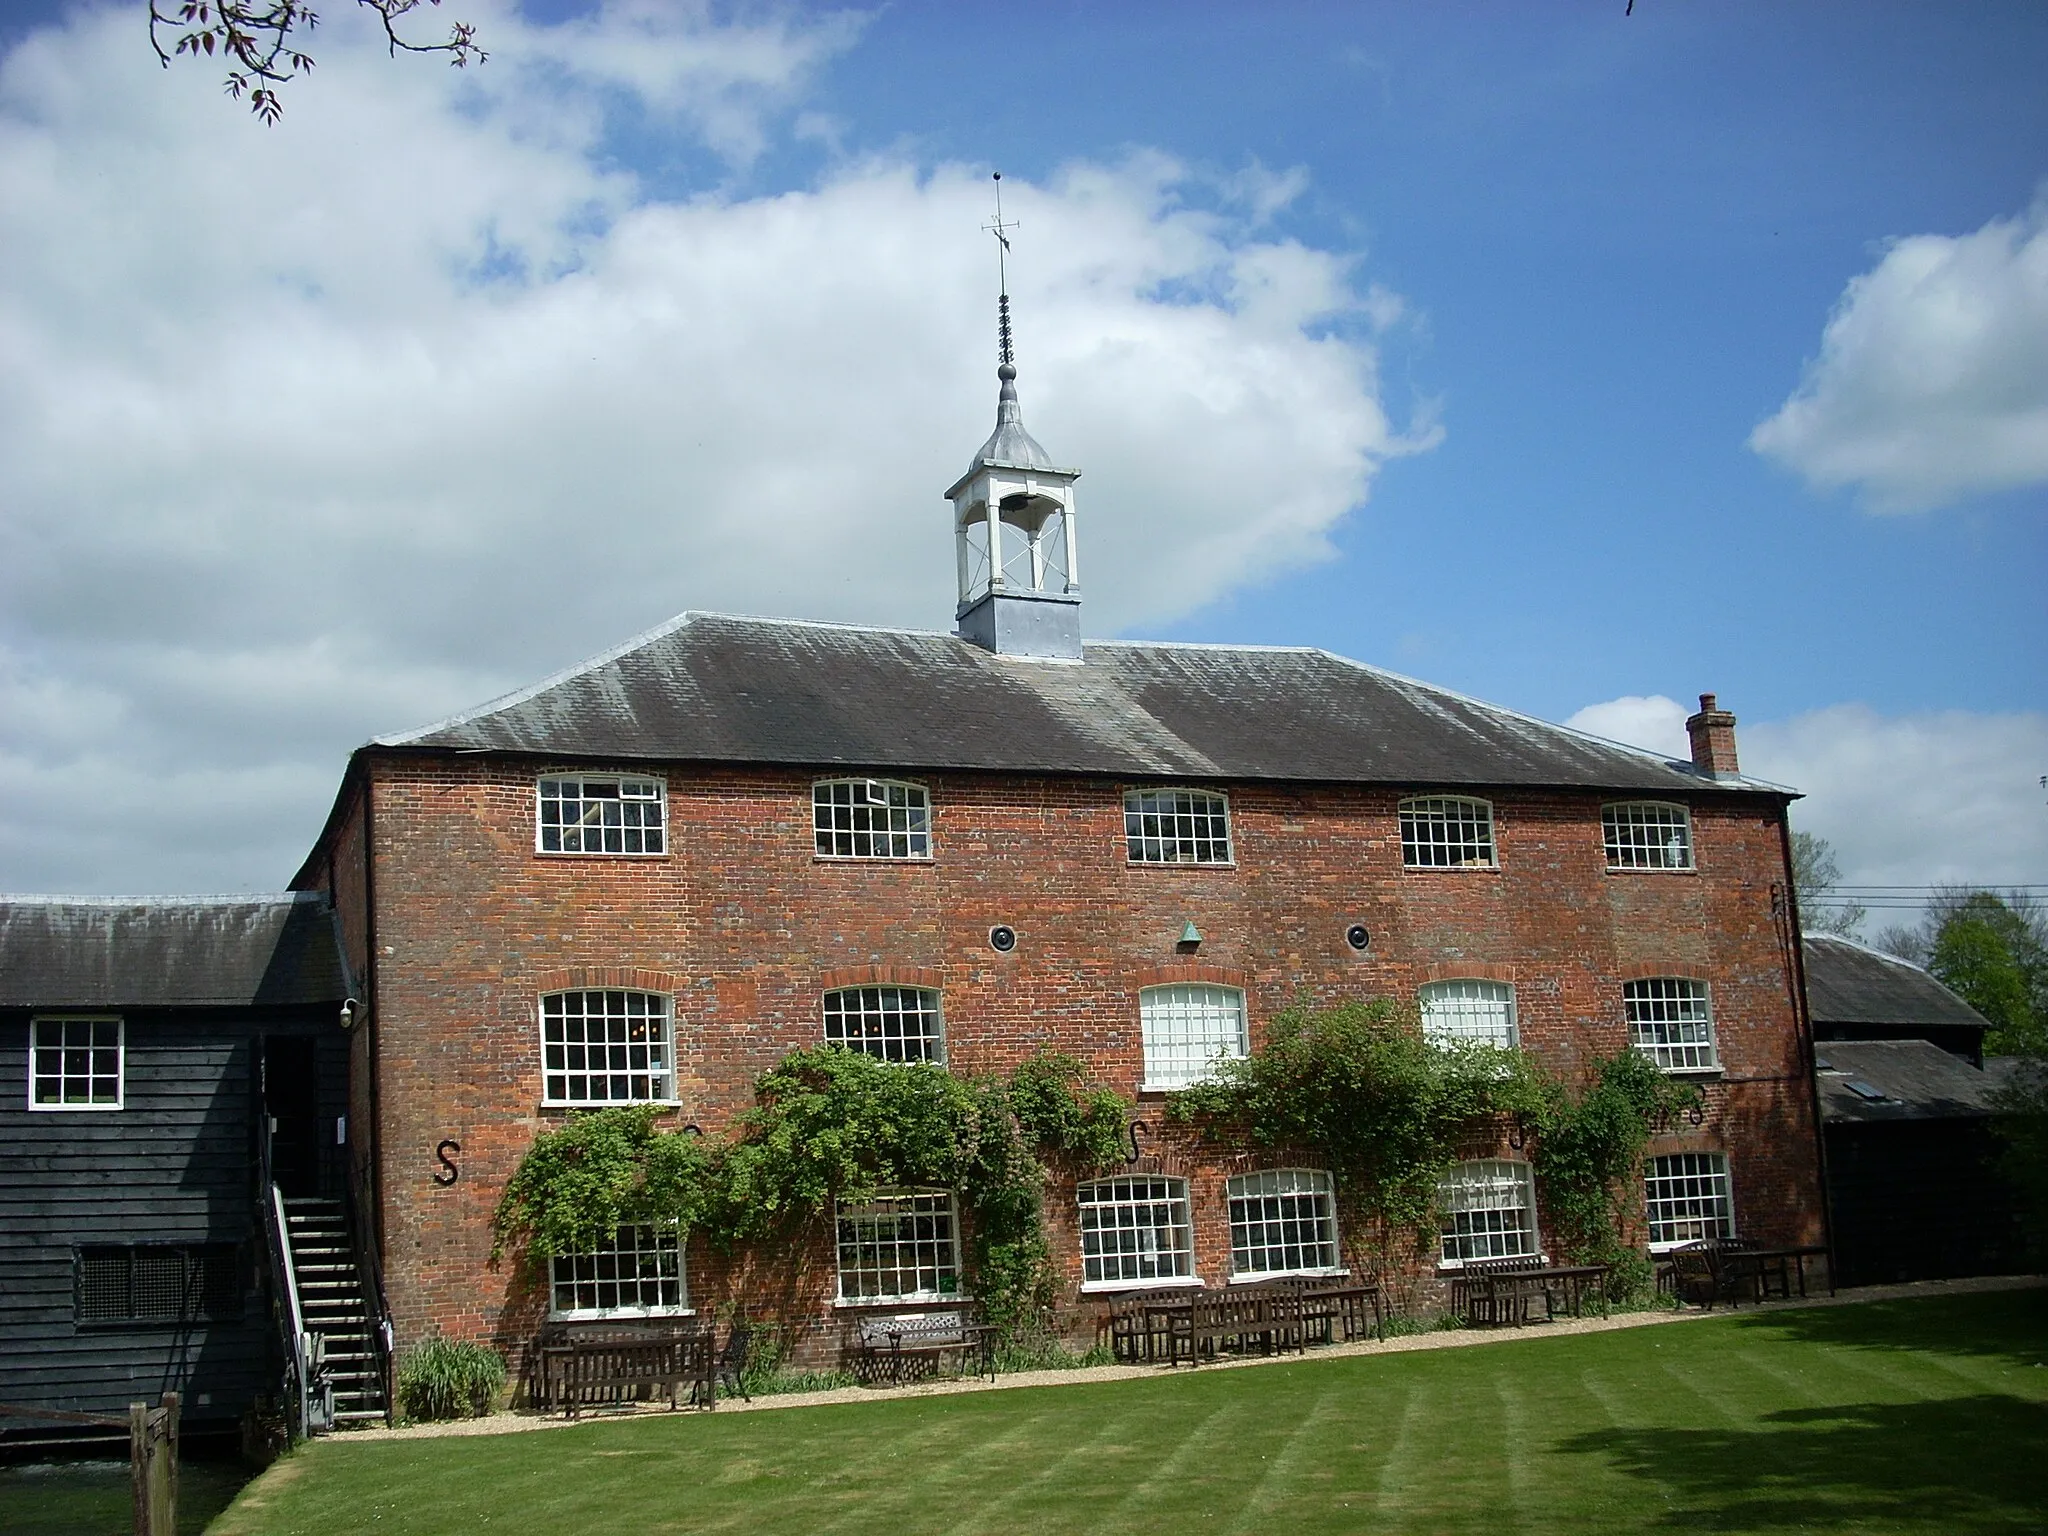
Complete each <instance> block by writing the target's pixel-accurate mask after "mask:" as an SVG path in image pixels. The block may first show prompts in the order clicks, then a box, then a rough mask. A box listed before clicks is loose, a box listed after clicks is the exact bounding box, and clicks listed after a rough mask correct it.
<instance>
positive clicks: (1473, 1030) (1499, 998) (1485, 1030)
mask: <svg viewBox="0 0 2048 1536" xmlns="http://www.w3.org/2000/svg"><path fill="white" fill-rule="evenodd" d="M1422 1033H1423V1036H1424V1038H1425V1039H1427V1040H1429V1041H1430V1042H1431V1043H1432V1044H1436V1045H1497V1046H1499V1047H1501V1049H1503V1050H1508V1051H1511V1050H1513V1049H1514V1048H1515V1042H1516V1040H1517V1039H1518V1038H1519V1035H1518V1032H1517V1030H1516V1026H1515V989H1514V988H1513V987H1511V986H1509V985H1508V984H1507V983H1506V982H1504V981H1432V982H1431V983H1430V984H1429V985H1428V986H1426V987H1424V988H1423V989H1422Z"/></svg>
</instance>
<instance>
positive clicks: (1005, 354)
mask: <svg viewBox="0 0 2048 1536" xmlns="http://www.w3.org/2000/svg"><path fill="white" fill-rule="evenodd" d="M994 180H995V184H996V216H995V218H994V219H992V220H990V221H989V222H988V223H986V224H984V225H982V226H981V227H982V228H983V229H985V230H987V231H988V232H989V233H990V234H992V235H994V236H995V237H996V279H997V285H998V290H999V291H998V294H997V297H996V364H997V366H996V377H997V378H999V379H1001V380H1002V381H1003V383H1004V384H1006V385H1007V384H1008V383H1010V381H1011V380H1013V379H1015V378H1016V377H1017V355H1016V352H1015V350H1014V349H1013V348H1012V346H1011V344H1010V265H1009V254H1010V237H1009V235H1008V234H1006V233H1005V231H1006V230H1012V229H1015V228H1017V222H1016V221H1015V220H1014V219H1013V220H1011V221H1009V222H1008V223H1005V222H1004V220H1003V173H1002V172H1001V171H997V172H996V173H995V177H994Z"/></svg>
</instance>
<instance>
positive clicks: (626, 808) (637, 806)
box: [534, 774, 668, 855]
mask: <svg viewBox="0 0 2048 1536" xmlns="http://www.w3.org/2000/svg"><path fill="white" fill-rule="evenodd" d="M666 795H667V786H665V785H664V784H663V783H662V782H661V780H659V779H629V778H623V777H620V776H619V775H617V774H581V775H576V776H569V777H549V778H545V779H542V780H541V781H540V824H539V828H538V837H537V839H536V841H535V844H534V846H535V847H537V848H538V849H539V850H540V851H541V852H542V853H616V854H642V855H645V854H659V853H663V852H666V851H667V848H668V840H667V832H666V829H667V825H668V808H667V804H666Z"/></svg>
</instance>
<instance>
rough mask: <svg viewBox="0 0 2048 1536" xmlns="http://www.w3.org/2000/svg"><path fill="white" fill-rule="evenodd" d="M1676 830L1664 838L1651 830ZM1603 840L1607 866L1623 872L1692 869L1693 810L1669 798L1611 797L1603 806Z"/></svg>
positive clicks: (1601, 840)
mask: <svg viewBox="0 0 2048 1536" xmlns="http://www.w3.org/2000/svg"><path fill="white" fill-rule="evenodd" d="M1660 830H1661V831H1663V832H1665V833H1672V832H1676V833H1677V834H1678V835H1677V836H1676V837H1675V838H1673V837H1670V836H1666V837H1665V838H1664V839H1663V840H1662V841H1661V842H1660V841H1653V840H1652V839H1651V838H1650V836H1649V834H1650V833H1652V832H1656V831H1660ZM1600 844H1601V846H1602V848H1604V849H1605V850H1606V854H1607V867H1608V869H1609V870H1611V871H1613V872H1615V873H1617V874H1620V873H1628V874H1636V873H1642V872H1647V873H1653V874H1654V873H1681V872H1685V873H1689V872H1690V871H1691V870H1693V869H1694V868H1695V865H1694V863H1693V843H1692V812H1691V810H1689V809H1688V808H1687V807H1685V806H1683V805H1678V804H1675V803H1674V802H1672V801H1669V800H1610V801H1608V802H1607V804H1605V805H1603V806H1601V807H1600Z"/></svg>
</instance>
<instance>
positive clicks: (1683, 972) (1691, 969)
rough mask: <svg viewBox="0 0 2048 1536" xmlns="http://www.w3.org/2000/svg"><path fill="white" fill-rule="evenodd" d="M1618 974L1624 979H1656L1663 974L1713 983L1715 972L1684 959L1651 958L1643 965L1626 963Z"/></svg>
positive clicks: (1685, 979) (1686, 979)
mask: <svg viewBox="0 0 2048 1536" xmlns="http://www.w3.org/2000/svg"><path fill="white" fill-rule="evenodd" d="M1615 974H1616V976H1618V977H1619V978H1620V979H1621V980H1622V981H1655V980H1657V979H1658V978H1659V977H1662V976H1676V977H1678V978H1680V979H1681V980H1684V981H1704V982H1708V983H1712V981H1713V979H1714V974H1713V972H1712V971H1710V970H1708V969H1707V968H1706V967H1705V966H1702V965H1692V964H1689V963H1688V962H1686V961H1683V960H1677V961H1674V960H1651V961H1647V962H1645V963H1644V964H1641V965H1624V966H1623V967H1622V968H1621V969H1620V970H1619V971H1617V972H1616V973H1615Z"/></svg>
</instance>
